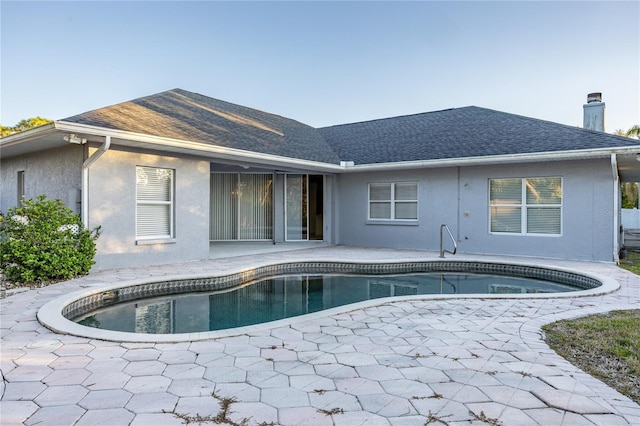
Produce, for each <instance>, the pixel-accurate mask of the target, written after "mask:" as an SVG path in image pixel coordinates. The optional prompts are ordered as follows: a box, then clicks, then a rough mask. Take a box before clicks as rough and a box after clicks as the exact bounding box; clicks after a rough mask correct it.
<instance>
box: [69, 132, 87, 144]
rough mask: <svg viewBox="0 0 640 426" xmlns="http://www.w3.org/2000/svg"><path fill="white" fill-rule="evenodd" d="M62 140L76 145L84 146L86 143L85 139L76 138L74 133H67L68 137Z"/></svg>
mask: <svg viewBox="0 0 640 426" xmlns="http://www.w3.org/2000/svg"><path fill="white" fill-rule="evenodd" d="M64 140H65V141H67V142H69V143H75V144H77V145H84V144H85V143H87V140H86V139H84V138H81V137H78V136H77V135H75V134H74V133H69V135H68V136H65V137H64Z"/></svg>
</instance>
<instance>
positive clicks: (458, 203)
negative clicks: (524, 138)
mask: <svg viewBox="0 0 640 426" xmlns="http://www.w3.org/2000/svg"><path fill="white" fill-rule="evenodd" d="M541 176H560V177H562V178H563V212H562V224H563V232H562V235H560V236H520V235H499V234H491V233H490V232H489V208H488V200H489V195H488V191H489V188H488V187H489V185H488V181H489V179H490V178H508V177H521V178H524V177H541ZM412 180H418V190H419V195H418V197H419V212H418V219H419V220H418V223H417V224H411V225H401V224H397V225H395V224H375V223H374V222H367V197H368V194H367V184H368V183H371V182H400V181H412ZM337 186H338V187H339V191H338V192H339V193H338V194H337V204H336V205H337V214H338V215H339V222H338V223H339V228H338V229H339V230H338V238H337V242H338V243H340V244H347V245H358V246H373V247H392V248H411V249H425V250H433V251H438V250H439V245H440V244H439V231H440V225H441V224H447V225H448V226H449V228H450V229H451V232H452V233H453V235H454V237H456V239H457V241H458V250H459V251H460V252H462V253H487V254H505V255H509V254H512V255H519V256H539V257H551V258H569V259H582V260H600V261H613V251H614V249H613V232H614V230H613V218H614V212H613V192H612V191H613V180H612V171H611V163H610V161H609V159H602V160H588V161H563V162H547V163H532V164H515V165H501V166H497V165H496V166H482V167H461V168H457V167H450V168H441V169H422V170H413V171H402V172H384V173H366V174H343V175H340V176H339V177H338V185H337ZM445 241H446V240H445Z"/></svg>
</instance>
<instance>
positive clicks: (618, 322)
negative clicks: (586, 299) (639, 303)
mask: <svg viewBox="0 0 640 426" xmlns="http://www.w3.org/2000/svg"><path fill="white" fill-rule="evenodd" d="M620 266H621V267H623V268H624V269H627V270H629V271H631V272H633V273H635V274H636V275H640V253H635V252H629V253H628V256H627V258H626V259H625V260H623V261H622V262H621V264H620ZM543 330H544V332H545V336H546V337H545V340H546V342H547V344H548V345H549V346H550V347H551V348H552V349H553V350H555V351H556V352H557V353H558V354H559V355H560V356H562V357H564V358H565V359H567V360H568V361H569V362H571V363H572V364H574V365H576V366H578V367H579V368H581V369H582V370H584V371H585V372H587V373H589V374H591V375H592V376H594V377H597V378H599V379H600V380H602V381H603V382H605V383H607V384H608V385H609V386H611V387H613V388H615V389H616V390H618V391H619V392H620V393H622V394H624V395H626V396H628V397H629V398H631V399H632V400H634V401H635V402H637V403H639V404H640V309H635V310H628V311H612V312H609V313H606V314H601V315H591V316H588V317H583V318H577V319H574V320H563V321H558V322H555V323H552V324H548V325H546V326H544V327H543Z"/></svg>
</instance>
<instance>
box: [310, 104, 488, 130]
mask: <svg viewBox="0 0 640 426" xmlns="http://www.w3.org/2000/svg"><path fill="white" fill-rule="evenodd" d="M467 108H480V109H486V108H482V107H477V106H474V105H467V106H463V107H452V108H444V109H439V110H435V111H424V112H416V113H413V114H404V115H396V116H393V117H383V118H372V119H370V120H362V121H354V122H353V123H342V124H334V125H332V126H323V127H318V129H319V130H320V129H328V128H331V127H340V126H351V125H353V124H364V123H371V122H374V121H386V120H396V119H398V118H405V117H415V116H418V115H427V114H437V113H441V112H448V111H454V110H462V109H467Z"/></svg>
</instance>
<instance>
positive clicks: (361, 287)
mask: <svg viewBox="0 0 640 426" xmlns="http://www.w3.org/2000/svg"><path fill="white" fill-rule="evenodd" d="M576 290H581V289H580V288H577V287H573V286H570V285H566V284H559V283H554V282H549V281H542V280H536V279H527V278H516V277H508V276H492V275H481V274H470V273H417V274H402V275H376V276H372V275H321V276H318V275H286V276H279V277H274V278H269V279H264V280H260V281H257V282H254V283H251V284H247V285H243V286H241V287H235V288H232V289H230V290H227V291H216V292H209V293H207V292H201V293H186V294H178V295H170V296H162V297H155V298H147V299H139V300H135V301H130V302H123V303H118V304H115V305H112V306H108V307H104V308H100V309H99V310H96V311H93V312H90V313H88V314H85V315H82V316H80V317H78V318H74V319H72V320H73V321H75V322H77V323H79V324H82V325H85V326H89V327H95V328H99V329H105V330H114V331H124V332H133V333H149V334H174V333H193V332H202V331H213V330H223V329H228V328H234V327H242V326H248V325H253V324H260V323H265V322H270V321H275V320H279V319H283V318H290V317H294V316H298V315H304V314H308V313H312V312H318V311H322V310H325V309H330V308H334V307H337V306H343V305H348V304H351V303H355V302H360V301H364V300H371V299H378V298H383V297H391V296H411V295H428V294H521V293H558V292H566V291H576Z"/></svg>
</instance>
